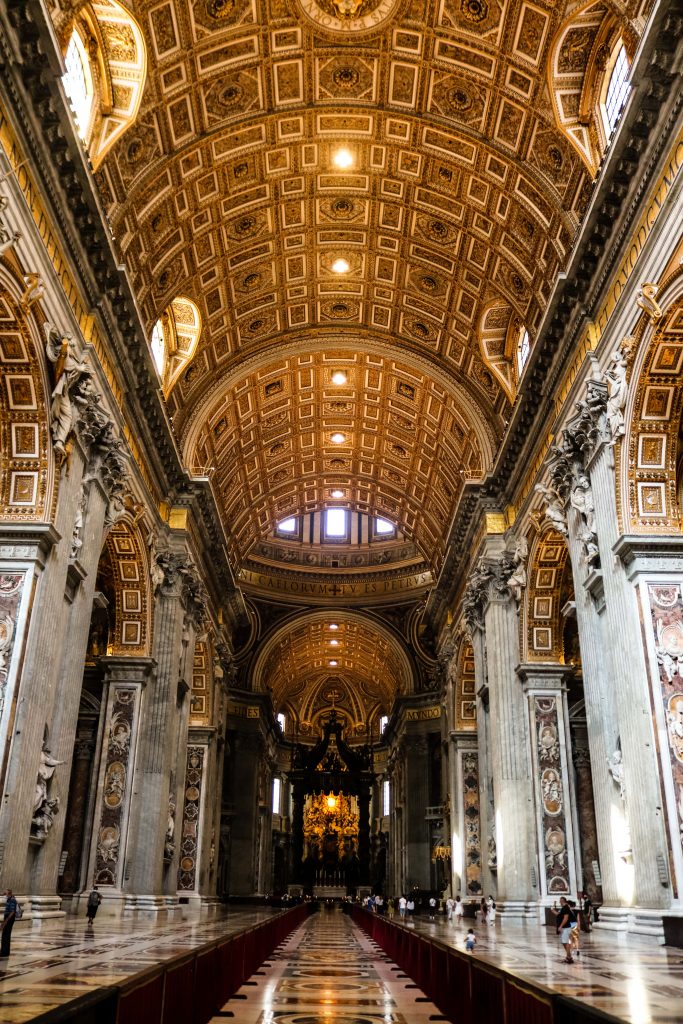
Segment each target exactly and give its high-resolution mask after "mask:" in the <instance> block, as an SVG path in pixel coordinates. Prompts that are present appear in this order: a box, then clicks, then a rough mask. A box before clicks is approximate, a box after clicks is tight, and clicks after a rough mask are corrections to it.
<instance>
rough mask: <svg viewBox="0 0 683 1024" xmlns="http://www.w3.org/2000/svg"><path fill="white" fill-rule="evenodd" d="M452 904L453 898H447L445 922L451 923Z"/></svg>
mask: <svg viewBox="0 0 683 1024" xmlns="http://www.w3.org/2000/svg"><path fill="white" fill-rule="evenodd" d="M453 902H454V901H453V897H452V896H449V897H448V899H447V900H446V920H447V921H452V920H453Z"/></svg>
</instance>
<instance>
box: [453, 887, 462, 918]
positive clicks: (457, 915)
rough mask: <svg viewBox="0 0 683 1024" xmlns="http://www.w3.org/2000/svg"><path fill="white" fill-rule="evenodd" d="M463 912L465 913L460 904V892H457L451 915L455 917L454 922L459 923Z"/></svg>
mask: <svg viewBox="0 0 683 1024" xmlns="http://www.w3.org/2000/svg"><path fill="white" fill-rule="evenodd" d="M464 913H465V908H464V907H463V905H462V900H461V899H460V893H458V895H457V896H456V897H455V903H454V904H453V917H454V918H455V923H456V924H460V922H461V921H462V919H463V915H464Z"/></svg>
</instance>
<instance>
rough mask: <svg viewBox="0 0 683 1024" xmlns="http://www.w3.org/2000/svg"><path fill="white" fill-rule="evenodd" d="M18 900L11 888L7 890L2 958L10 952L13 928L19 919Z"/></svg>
mask: <svg viewBox="0 0 683 1024" xmlns="http://www.w3.org/2000/svg"><path fill="white" fill-rule="evenodd" d="M17 906H18V904H17V901H16V898H15V896H14V894H13V892H12V890H11V889H6V890H5V912H4V914H3V915H2V941H1V942H0V958H2V959H6V958H7V957H8V956H9V953H10V944H11V941H12V929H13V928H14V922H15V921H16V919H17Z"/></svg>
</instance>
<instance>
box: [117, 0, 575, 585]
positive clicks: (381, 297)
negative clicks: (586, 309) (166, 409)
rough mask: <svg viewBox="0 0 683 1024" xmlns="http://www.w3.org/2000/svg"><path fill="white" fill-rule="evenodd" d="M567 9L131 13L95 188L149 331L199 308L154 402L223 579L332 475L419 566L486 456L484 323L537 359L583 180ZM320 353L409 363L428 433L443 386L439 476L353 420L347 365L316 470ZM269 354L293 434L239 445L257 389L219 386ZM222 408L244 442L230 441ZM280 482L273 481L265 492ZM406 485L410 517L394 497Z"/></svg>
mask: <svg viewBox="0 0 683 1024" xmlns="http://www.w3.org/2000/svg"><path fill="white" fill-rule="evenodd" d="M567 13H568V8H567V5H565V4H561V5H560V6H559V7H557V8H553V9H552V10H545V9H542V8H540V7H538V6H532V5H531V4H529V3H527V2H525V0H517V2H509V3H505V2H502V0H468V2H467V3H462V2H460V0H443V2H441V3H439V4H431V5H429V6H428V7H427V8H426V9H425V8H421V9H420V10H419V11H418V10H417V9H413V7H411V5H410V4H409V3H402V2H400V0H394V2H392V0H386V2H385V0H360V2H358V0H296V2H292V3H290V4H287V3H285V2H283V0H272V2H271V3H269V4H268V3H265V2H257V0H238V2H236V3H234V4H229V5H228V4H224V3H221V2H214V0H192V2H190V0H166V2H161V3H159V2H157V0H142V2H140V3H138V4H137V5H136V17H137V18H138V19H139V23H140V26H141V30H142V33H143V36H144V43H145V46H146V48H147V50H148V52H149V54H150V55H153V58H154V59H153V60H151V61H150V71H149V74H148V77H147V82H146V86H145V92H144V96H143V100H142V103H141V106H140V110H139V114H138V117H137V119H136V121H135V124H134V126H133V127H132V128H131V129H130V130H129V131H127V132H126V134H125V136H124V137H123V138H121V139H120V140H119V141H118V142H117V143H116V145H115V146H114V147H113V148H112V149H111V150H110V152H109V153H108V154H107V156H106V158H105V160H104V161H103V163H102V165H101V167H100V168H99V172H98V176H97V180H98V184H99V188H100V192H101V196H102V200H103V203H104V205H105V207H106V210H107V213H108V216H109V219H110V222H111V225H112V229H113V232H114V235H115V237H116V239H117V244H118V245H119V247H120V251H121V255H122V257H123V259H124V261H125V263H126V265H127V267H128V270H129V274H130V278H131V283H132V286H133V289H134V292H135V295H136V298H137V301H138V305H139V308H140V310H141V312H142V315H143V318H144V320H145V322H146V324H147V328H148V330H149V331H150V332H151V330H152V327H153V325H154V324H155V323H156V321H157V320H158V318H159V316H160V315H161V314H162V312H163V311H164V310H165V309H166V308H167V307H168V306H169V303H171V301H172V300H173V299H174V297H176V296H177V295H179V294H182V295H184V296H186V297H187V298H188V299H190V300H191V301H192V302H194V303H195V304H196V306H197V308H198V310H199V314H200V316H201V321H202V334H201V338H200V340H199V344H198V345H197V349H196V354H195V356H194V358H193V359H192V363H191V365H190V367H189V369H186V370H185V371H184V372H183V373H181V374H180V378H179V381H178V384H177V385H176V387H175V388H174V391H173V394H172V395H171V396H170V402H169V405H170V411H171V415H172V416H173V418H174V423H175V427H176V430H177V431H178V433H179V435H181V436H182V437H184V438H186V439H187V433H188V427H187V425H188V423H194V424H197V423H198V424H199V428H198V429H199V432H200V434H201V435H202V436H201V438H200V437H195V438H194V439H193V441H192V443H190V444H188V445H187V447H186V448H185V451H186V453H187V454H189V456H190V459H191V461H193V464H194V465H195V466H196V467H197V468H198V469H199V468H202V469H204V470H205V471H209V469H210V467H212V466H213V467H215V476H214V477H213V480H214V484H216V485H217V490H218V492H219V495H220V498H221V501H222V504H223V509H222V510H223V513H224V518H225V522H226V523H229V524H230V538H231V543H232V544H233V550H232V551H231V555H232V557H233V558H235V559H236V561H237V562H238V563H239V561H240V559H241V558H243V556H244V553H245V552H246V551H247V550H249V549H250V547H251V546H252V545H253V544H254V543H255V542H256V541H257V540H258V539H262V538H263V537H264V536H265V535H266V534H267V532H268V530H269V529H270V528H271V527H272V524H273V521H274V520H275V519H276V518H277V516H280V515H286V514H294V513H295V512H303V511H306V510H311V509H313V508H314V507H319V506H320V500H321V490H322V487H323V485H324V483H325V474H326V473H327V472H328V471H329V470H330V469H332V470H334V469H335V468H339V469H340V470H341V471H342V472H349V474H350V475H356V474H359V476H358V483H357V487H358V491H357V493H356V494H355V496H354V507H356V508H358V509H359V510H361V511H363V510H370V511H371V512H372V513H375V514H384V513H386V514H387V515H389V514H391V513H392V512H393V514H394V515H395V516H396V517H397V519H398V521H399V522H400V525H401V528H402V529H404V531H405V533H406V535H407V536H409V537H410V538H411V539H414V540H415V541H416V542H417V543H418V544H419V545H420V546H421V548H422V550H423V551H425V552H429V558H430V560H431V562H432V564H433V565H434V566H438V565H439V562H440V560H441V558H442V556H443V548H444V542H445V537H446V535H447V531H448V528H449V525H450V521H451V518H452V511H453V509H454V505H455V502H456V501H457V496H458V492H459V489H460V487H461V481H462V479H463V478H474V479H477V478H478V477H480V476H481V475H482V474H483V473H484V472H485V471H486V468H487V461H486V457H485V456H484V453H483V452H482V450H481V448H482V444H481V438H480V437H478V438H477V439H476V441H475V437H476V435H477V433H478V432H481V431H483V432H484V433H486V434H488V435H489V437H490V438H491V439H492V441H493V446H494V447H495V445H496V444H497V442H498V440H499V438H500V436H501V433H502V430H503V423H504V419H505V417H506V416H507V414H508V411H509V404H510V400H511V399H512V397H513V396H514V383H515V382H514V376H515V371H514V368H511V367H510V365H509V364H510V362H511V360H510V353H509V352H508V351H506V352H504V353H503V355H502V356H500V355H493V349H494V347H495V345H494V341H493V339H491V342H490V344H491V354H489V353H488V346H489V341H488V339H487V340H486V343H485V344H484V345H483V349H484V350H485V351H482V347H480V342H479V339H478V337H477V331H478V328H479V325H480V324H481V321H482V317H483V316H484V314H485V312H486V311H487V310H489V309H490V308H492V307H497V308H500V309H505V310H509V316H510V318H511V320H513V321H514V323H515V324H516V323H517V322H519V323H520V324H524V325H525V327H526V328H527V329H528V330H529V333H530V337H531V339H532V342H533V339H534V337H535V331H536V329H537V327H538V324H539V322H540V318H541V316H542V312H543V310H544V308H545V305H546V303H547V300H548V297H549V294H550V288H551V285H552V282H553V280H554V279H555V277H556V274H557V271H558V270H559V269H561V268H562V267H563V266H564V264H565V262H566V258H567V253H568V251H569V246H570V243H571V239H572V238H573V236H574V233H575V231H576V228H577V225H578V223H579V220H580V217H581V215H582V212H583V209H584V207H585V202H586V198H587V194H588V186H589V174H588V171H587V169H586V166H585V164H584V162H583V160H582V158H581V156H580V155H579V154H578V153H577V152H576V150H575V148H574V146H573V145H572V144H571V143H570V142H569V140H568V139H567V136H566V134H565V133H564V132H563V131H562V130H561V128H560V127H559V126H558V125H557V123H556V118H555V114H554V112H553V110H552V108H551V106H550V103H549V99H548V94H547V81H546V68H547V63H548V60H549V58H550V54H551V43H552V40H553V39H554V38H555V36H556V34H557V32H558V31H559V30H560V28H561V26H562V24H563V21H564V19H566V17H567ZM343 42H348V45H342V43H343ZM340 147H343V148H344V149H346V150H347V151H348V154H347V155H348V160H347V162H346V164H345V166H342V167H340V166H338V162H337V161H338V156H339V152H338V151H339V149H340ZM340 259H342V260H344V261H345V266H346V268H347V269H346V271H345V272H342V273H337V272H335V270H334V267H335V264H337V261H338V260H340ZM506 315H507V314H506ZM340 339H342V340H344V339H347V340H348V341H349V343H350V344H352V345H353V346H355V347H356V349H357V350H358V351H364V352H368V351H371V350H373V349H376V348H377V347H378V346H380V345H384V346H386V347H387V348H388V349H390V350H392V351H393V352H394V353H396V355H397V360H398V358H399V357H398V351H399V349H400V352H401V356H400V359H401V362H402V365H403V366H404V367H409V366H410V359H417V358H419V359H421V360H423V361H424V364H423V365H424V369H423V370H421V372H420V378H419V379H418V380H417V382H410V381H409V383H410V385H411V386H413V387H414V388H415V390H416V392H417V393H419V398H420V400H421V401H423V402H425V403H427V404H426V405H425V406H424V411H425V412H426V410H427V405H431V406H433V407H434V408H436V407H437V406H438V405H439V404H441V405H442V406H444V407H445V409H448V407H449V402H450V398H449V397H447V396H450V395H454V394H456V393H457V391H458V389H459V390H460V392H461V393H462V398H463V401H462V402H460V403H458V409H457V415H456V413H455V410H454V416H455V418H456V419H457V420H458V426H457V430H456V433H457V434H461V435H462V436H461V437H460V439H459V441H457V442H456V443H455V445H454V447H455V450H454V451H452V452H450V451H449V452H445V453H444V455H443V456H442V455H441V453H440V446H435V445H434V444H433V443H432V440H431V439H430V436H429V434H426V435H425V437H424V441H425V443H424V444H422V445H421V446H420V447H421V448H422V455H421V456H420V457H419V458H418V456H417V455H416V451H415V448H413V446H412V445H411V444H404V443H402V442H401V440H400V439H399V438H398V436H392V433H391V431H390V430H389V429H388V424H387V423H386V422H383V419H384V420H386V415H387V413H388V408H387V406H386V405H384V407H383V409H382V410H381V412H380V413H379V414H378V415H374V412H373V416H372V417H370V416H369V415H367V414H366V409H367V410H374V409H375V408H376V398H377V395H376V388H375V386H374V385H373V383H372V377H373V367H372V366H371V365H370V364H369V363H368V365H367V367H361V366H359V371H362V372H359V374H358V375H357V377H356V379H355V380H354V385H353V394H350V395H349V396H348V398H349V399H350V400H353V402H355V403H357V406H356V408H355V409H354V413H353V417H352V419H351V423H350V424H349V426H351V427H353V433H354V437H353V440H352V441H351V442H350V444H349V448H348V450H347V451H346V452H336V453H334V454H333V452H332V450H331V449H329V445H327V443H326V438H325V433H326V424H325V423H323V422H322V418H321V415H320V414H321V412H322V410H321V408H320V402H318V404H316V403H313V404H312V405H311V403H310V402H309V401H308V396H307V395H306V393H305V392H306V389H307V385H306V383H305V378H306V373H307V370H306V368H305V367H298V366H296V365H295V361H294V360H293V359H292V357H291V349H290V346H293V345H294V344H295V343H297V344H298V343H302V344H306V343H308V344H310V345H313V346H315V347H317V349H318V352H319V353H322V352H325V353H328V352H330V351H335V349H336V348H337V346H338V344H339V340H340ZM508 347H509V346H508ZM267 352H272V353H274V354H275V353H277V354H276V355H275V358H273V360H272V372H273V378H274V379H277V378H276V376H275V375H276V373H277V372H278V367H276V364H277V363H281V364H282V365H283V376H287V377H288V378H289V380H290V386H291V385H294V386H293V387H292V390H291V393H290V394H291V399H292V402H293V405H294V409H295V410H296V411H295V413H294V417H293V423H294V429H293V430H292V432H291V433H290V434H289V435H288V436H286V434H285V432H284V431H282V433H283V435H285V436H282V437H279V436H277V437H275V438H274V440H273V442H272V443H270V444H266V443H265V442H264V441H262V440H261V439H260V438H259V436H258V430H257V428H258V429H261V419H263V420H264V421H265V420H266V419H267V415H266V409H265V407H264V405H263V395H261V394H260V393H259V387H260V381H259V380H258V378H257V375H256V374H255V375H254V377H253V379H251V380H247V379H246V378H245V379H244V380H243V381H242V382H238V381H236V380H235V378H234V377H231V373H232V371H233V370H234V368H235V364H236V363H237V362H238V361H239V362H242V363H245V362H248V361H249V359H250V358H251V357H252V355H255V354H256V353H258V354H259V357H260V358H262V359H263V360H264V361H263V362H262V364H261V366H262V367H263V369H264V370H265V368H266V367H267V359H266V357H265V353H267ZM404 354H405V358H404ZM409 356H410V359H409V358H408V357H409ZM321 361H322V360H321V357H320V356H319V360H318V362H319V364H320V363H321ZM378 369H379V372H380V374H383V375H384V379H385V380H386V379H388V375H389V374H390V373H391V372H393V370H392V369H391V368H390V367H388V366H386V365H385V366H384V367H379V368H378ZM265 375H266V373H263V376H265ZM228 380H230V383H229V384H228ZM444 380H445V381H446V383H445V384H444V383H443V381H444ZM249 390H251V391H252V395H251V397H248V396H247V394H246V392H248V391H249ZM207 396H212V398H211V400H208V398H207ZM427 396H429V397H427ZM257 397H258V399H259V401H258V403H257V402H256V398H257ZM295 399H296V403H295V402H294V400H295ZM466 399H467V400H466ZM221 403H225V405H226V406H229V405H231V404H232V406H233V408H235V409H239V410H240V414H239V415H240V418H241V417H242V416H244V417H245V419H246V421H247V426H246V428H242V427H241V426H240V427H239V428H238V429H239V431H240V432H243V433H242V436H240V437H239V439H238V440H237V443H235V441H236V439H235V428H236V424H234V423H229V422H228V420H229V417H228V416H227V414H225V415H224V412H223V410H221V408H220V407H221ZM297 404H298V405H299V406H300V408H299V409H296V405H297ZM407 408H408V409H409V410H410V409H411V408H413V409H414V408H415V407H414V406H412V407H411V406H407ZM243 410H244V411H243ZM277 411H278V412H279V413H282V412H283V411H284V412H285V413H289V411H290V410H287V409H284V408H281V407H278V410H277ZM309 413H310V414H311V415H312V416H313V424H312V429H311V430H310V431H309V428H308V424H307V423H304V422H302V421H303V420H305V419H307V417H308V416H309ZM439 415H443V413H441V414H439ZM340 418H341V419H343V417H337V420H339V419H340ZM223 421H224V422H223ZM330 425H331V426H332V427H333V428H338V429H341V426H340V424H339V423H338V422H334V423H333V422H332V421H331V420H330ZM424 425H425V423H424V419H423V420H420V419H419V417H418V418H417V420H416V430H417V433H419V431H420V430H421V429H423V428H424ZM271 426H274V424H271ZM440 432H441V435H442V436H443V427H442V426H441V427H440ZM219 433H222V435H223V436H222V440H220V441H219V438H218V434H219ZM310 436H313V437H314V443H313V444H312V445H310V446H309V444H308V437H310ZM446 436H447V437H448V433H447V432H446ZM366 439H367V442H368V443H367V444H366ZM215 442H218V445H217V446H218V447H220V448H222V449H223V450H222V451H220V452H215V453H214V452H213V450H212V445H213V444H214V443H215ZM304 442H306V443H304ZM477 448H478V449H479V451H478V452H475V451H474V449H477ZM309 450H310V458H309ZM195 455H196V459H195ZM345 455H346V456H347V458H348V459H349V460H350V461H349V464H348V465H345V464H344V456H345ZM214 456H215V457H214ZM446 456H447V457H448V461H449V462H450V463H452V465H449V466H448V468H446V467H444V466H443V465H442V464H440V460H441V461H443V459H444V458H445V457H446ZM385 458H386V460H387V465H386V470H385V469H384V468H383V466H384V462H385ZM333 459H338V460H340V461H339V463H338V464H337V463H336V462H335V466H332V465H331V463H332V460H333ZM351 462H352V463H353V465H351V464H350V463H351ZM418 463H419V465H418ZM283 470H284V471H285V472H287V473H288V474H289V475H290V477H291V480H290V482H288V483H285V484H282V485H280V486H279V487H277V488H274V487H273V484H272V481H271V477H272V475H273V474H274V473H276V472H282V471H283ZM385 473H386V479H382V477H383V475H384V474H385ZM389 473H392V474H393V475H394V479H393V480H392V481H391V486H390V485H389V484H390V480H389V477H388V474H389ZM235 479H237V480H238V481H239V482H238V484H237V486H233V484H232V481H234V480H235ZM295 479H299V480H300V481H302V483H301V485H297V484H295V483H294V480H295ZM413 479H414V480H416V483H417V488H418V490H419V491H421V492H422V497H421V496H420V495H419V494H418V493H415V494H410V495H405V494H404V493H403V491H404V490H406V489H407V488H406V486H405V484H404V481H405V480H411V481H412V480H413ZM228 480H230V481H231V486H230V490H229V493H226V490H227V489H226V482H227V481H228ZM442 484H443V485H444V486H443V493H441V485H442ZM446 489H448V491H449V492H450V493H446ZM380 498H381V499H382V502H383V503H382V502H380ZM418 508H419V513H418ZM248 509H253V511H252V512H249V511H248Z"/></svg>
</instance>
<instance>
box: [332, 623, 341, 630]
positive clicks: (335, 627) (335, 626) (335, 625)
mask: <svg viewBox="0 0 683 1024" xmlns="http://www.w3.org/2000/svg"><path fill="white" fill-rule="evenodd" d="M330 629H339V626H338V625H337V623H336V622H331V623H330Z"/></svg>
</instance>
